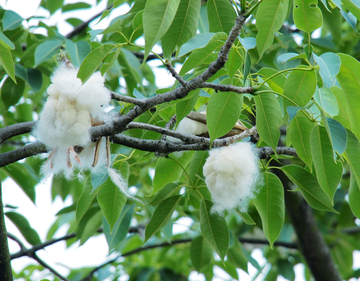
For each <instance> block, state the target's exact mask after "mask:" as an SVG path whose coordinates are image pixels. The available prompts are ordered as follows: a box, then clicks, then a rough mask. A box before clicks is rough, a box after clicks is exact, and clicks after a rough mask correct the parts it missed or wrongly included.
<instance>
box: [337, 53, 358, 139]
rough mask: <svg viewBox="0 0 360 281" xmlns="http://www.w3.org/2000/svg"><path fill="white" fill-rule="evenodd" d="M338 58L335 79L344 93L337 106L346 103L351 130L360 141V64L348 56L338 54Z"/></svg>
mask: <svg viewBox="0 0 360 281" xmlns="http://www.w3.org/2000/svg"><path fill="white" fill-rule="evenodd" d="M339 57H340V59H341V67H340V71H339V73H338V75H337V79H338V81H339V83H340V85H341V87H342V89H343V91H344V95H343V98H344V99H343V100H341V101H339V104H341V103H346V108H347V113H348V116H349V121H350V124H351V130H352V131H353V132H354V134H355V135H356V137H357V138H358V139H360V122H359V120H360V99H359V93H360V84H359V83H360V63H359V62H358V61H357V60H356V59H354V58H353V57H351V56H349V55H345V54H339Z"/></svg>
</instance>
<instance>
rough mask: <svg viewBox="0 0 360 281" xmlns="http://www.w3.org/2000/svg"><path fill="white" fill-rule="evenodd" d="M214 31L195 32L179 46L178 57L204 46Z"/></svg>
mask: <svg viewBox="0 0 360 281" xmlns="http://www.w3.org/2000/svg"><path fill="white" fill-rule="evenodd" d="M215 34H216V33H200V34H196V35H195V36H194V37H193V38H191V39H190V40H189V41H188V42H187V43H185V44H184V45H182V46H181V48H180V51H179V57H181V56H183V55H185V54H187V53H189V52H192V51H194V50H197V49H200V48H203V47H205V46H206V45H207V44H208V43H209V42H210V40H211V38H212V37H213V36H214V35H215Z"/></svg>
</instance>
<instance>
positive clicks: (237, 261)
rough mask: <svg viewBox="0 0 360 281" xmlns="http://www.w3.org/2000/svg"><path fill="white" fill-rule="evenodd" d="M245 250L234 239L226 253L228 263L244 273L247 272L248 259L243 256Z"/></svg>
mask: <svg viewBox="0 0 360 281" xmlns="http://www.w3.org/2000/svg"><path fill="white" fill-rule="evenodd" d="M244 252H245V249H244V248H243V246H242V245H241V243H240V242H239V240H238V239H237V238H236V237H235V239H234V244H233V245H232V246H231V247H230V248H229V250H228V252H227V258H228V261H229V262H231V263H232V264H233V265H235V266H236V267H237V268H241V269H242V270H244V271H245V272H247V273H248V272H249V271H248V259H247V257H246V255H245V253H244Z"/></svg>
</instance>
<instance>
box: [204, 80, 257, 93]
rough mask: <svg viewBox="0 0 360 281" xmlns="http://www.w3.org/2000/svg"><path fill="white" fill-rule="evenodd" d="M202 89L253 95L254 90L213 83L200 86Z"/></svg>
mask: <svg viewBox="0 0 360 281" xmlns="http://www.w3.org/2000/svg"><path fill="white" fill-rule="evenodd" d="M200 87H201V88H210V89H214V90H216V91H220V92H234V93H238V94H246V93H248V94H253V93H254V89H253V88H252V87H237V86H234V85H221V84H213V83H207V82H205V83H203V84H202V85H200Z"/></svg>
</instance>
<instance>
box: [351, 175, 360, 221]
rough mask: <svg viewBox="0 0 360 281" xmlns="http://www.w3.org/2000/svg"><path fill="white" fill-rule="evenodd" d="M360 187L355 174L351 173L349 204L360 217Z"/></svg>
mask: <svg viewBox="0 0 360 281" xmlns="http://www.w3.org/2000/svg"><path fill="white" fill-rule="evenodd" d="M359 202H360V189H359V186H358V184H357V183H356V179H355V176H354V175H353V174H352V173H351V174H350V186H349V205H350V209H351V211H352V212H353V214H354V215H355V216H356V217H358V218H359V217H360V204H359Z"/></svg>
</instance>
